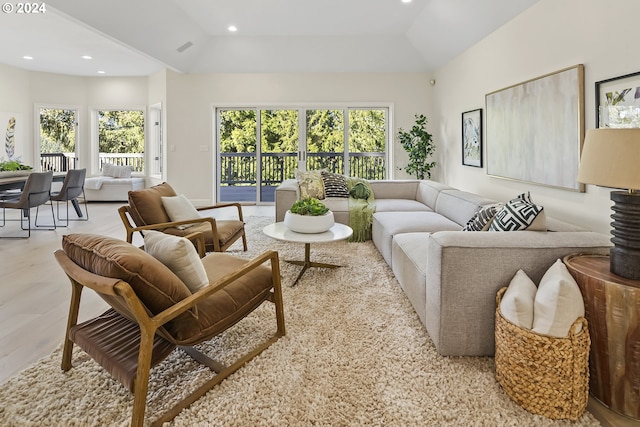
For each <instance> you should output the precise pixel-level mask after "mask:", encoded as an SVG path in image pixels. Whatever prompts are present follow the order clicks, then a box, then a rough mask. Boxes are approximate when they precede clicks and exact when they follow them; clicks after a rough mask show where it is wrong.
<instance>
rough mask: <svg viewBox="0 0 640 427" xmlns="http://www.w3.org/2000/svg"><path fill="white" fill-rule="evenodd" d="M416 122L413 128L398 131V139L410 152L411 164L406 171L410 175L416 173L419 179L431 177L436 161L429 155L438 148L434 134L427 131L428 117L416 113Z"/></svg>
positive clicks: (406, 167)
mask: <svg viewBox="0 0 640 427" xmlns="http://www.w3.org/2000/svg"><path fill="white" fill-rule="evenodd" d="M415 117H416V123H415V124H414V125H413V127H412V128H411V130H409V131H404V130H403V129H402V128H400V129H399V131H398V140H399V141H400V144H401V145H402V148H404V149H405V151H406V152H407V153H408V154H409V164H407V166H405V168H404V171H405V172H407V173H408V174H409V175H415V176H416V178H418V179H425V178H431V169H432V168H433V167H435V165H436V162H430V161H429V157H431V156H432V155H433V153H434V152H435V150H436V145H435V143H434V142H433V137H432V135H431V134H430V133H429V132H427V118H426V117H425V116H424V115H423V114H420V115H418V114H416V116H415Z"/></svg>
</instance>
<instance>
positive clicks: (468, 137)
mask: <svg viewBox="0 0 640 427" xmlns="http://www.w3.org/2000/svg"><path fill="white" fill-rule="evenodd" d="M462 164H463V165H465V166H474V167H477V168H481V167H482V108H480V109H477V110H471V111H466V112H464V113H462Z"/></svg>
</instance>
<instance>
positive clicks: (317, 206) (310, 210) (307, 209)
mask: <svg viewBox="0 0 640 427" xmlns="http://www.w3.org/2000/svg"><path fill="white" fill-rule="evenodd" d="M290 210H291V213H294V214H298V215H311V216H320V215H324V214H326V213H327V212H329V208H328V207H326V206H325V204H324V203H322V202H321V201H320V200H318V199H314V198H313V197H308V198H306V199H300V200H298V201H296V202H295V203H294V204H293V205H292V206H291V209H290Z"/></svg>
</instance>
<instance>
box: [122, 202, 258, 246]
mask: <svg viewBox="0 0 640 427" xmlns="http://www.w3.org/2000/svg"><path fill="white" fill-rule="evenodd" d="M229 207H236V208H237V209H238V219H239V220H240V221H243V222H244V218H243V217H242V205H240V203H223V204H219V205H215V206H206V207H201V208H197V210H198V211H206V210H213V209H222V208H229ZM130 210H131V206H130V205H125V206H120V207H119V208H118V213H119V214H120V219H121V220H122V223H123V224H124V228H125V230H126V233H127V242H129V243H132V242H133V235H134V233H136V232H140V234H142V231H144V230H157V231H163V230H165V229H167V228H175V227H179V226H181V225H187V224H200V223H203V222H208V223H209V224H210V225H211V232H212V235H213V242H212V243H213V248H214V252H224V251H226V250H227V249H228V248H229V247H230V246H231V245H232V244H233V243H235V241H236V240H238V238H240V237H242V247H243V249H244V250H245V251H246V250H247V236H246V234H245V232H244V228H242V229H241V230H239V231H238V232H237V233H236V234H235V235H234V236H232V237H231V238H230V239H229V241H228V242H227V243H226V244H225V245H222V246H221V245H220V241H219V239H218V238H217V237H216V236H217V235H218V229H217V226H216V220H215V218H212V217H201V218H194V219H190V220H186V221H171V222H161V223H158V224H149V225H143V226H137V225H135V223H134V222H133V215H131V212H130Z"/></svg>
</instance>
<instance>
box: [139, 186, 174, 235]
mask: <svg viewBox="0 0 640 427" xmlns="http://www.w3.org/2000/svg"><path fill="white" fill-rule="evenodd" d="M173 196H176V192H175V191H174V190H173V188H172V187H171V186H170V185H169V184H167V183H166V182H163V183H162V184H158V185H154V186H153V187H149V188H145V189H144V190H136V191H129V206H130V207H131V211H130V212H131V217H132V219H133V222H135V223H136V225H137V226H138V227H140V226H143V225H151V224H160V223H163V222H171V219H170V218H169V215H168V214H167V211H166V210H165V209H164V207H163V206H162V197H173Z"/></svg>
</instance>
